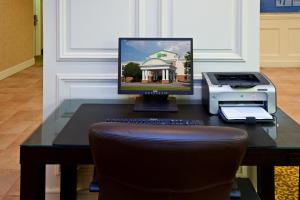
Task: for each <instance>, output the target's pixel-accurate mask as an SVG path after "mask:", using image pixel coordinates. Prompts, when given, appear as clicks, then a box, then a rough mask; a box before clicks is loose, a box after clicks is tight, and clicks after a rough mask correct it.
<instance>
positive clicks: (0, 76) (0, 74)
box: [0, 58, 35, 80]
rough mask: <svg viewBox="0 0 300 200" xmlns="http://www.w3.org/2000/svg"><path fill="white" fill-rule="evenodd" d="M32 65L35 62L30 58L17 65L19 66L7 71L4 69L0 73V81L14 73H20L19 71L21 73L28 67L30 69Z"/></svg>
mask: <svg viewBox="0 0 300 200" xmlns="http://www.w3.org/2000/svg"><path fill="white" fill-rule="evenodd" d="M34 64H35V60H34V58H31V59H29V60H26V61H24V62H22V63H19V64H17V65H15V66H12V67H10V68H8V69H5V70H3V71H1V72H0V80H2V79H5V78H7V77H9V76H11V75H14V74H16V73H18V72H20V71H22V70H24V69H26V68H28V67H31V66H32V65H34Z"/></svg>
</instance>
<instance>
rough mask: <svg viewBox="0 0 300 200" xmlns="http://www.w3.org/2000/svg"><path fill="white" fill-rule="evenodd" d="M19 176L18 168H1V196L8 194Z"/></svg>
mask: <svg viewBox="0 0 300 200" xmlns="http://www.w3.org/2000/svg"><path fill="white" fill-rule="evenodd" d="M19 176H20V173H19V171H18V170H0V186H1V187H0V196H5V195H6V193H7V192H8V191H9V190H10V188H11V187H12V185H13V184H14V183H15V182H16V181H17V179H18V177H19Z"/></svg>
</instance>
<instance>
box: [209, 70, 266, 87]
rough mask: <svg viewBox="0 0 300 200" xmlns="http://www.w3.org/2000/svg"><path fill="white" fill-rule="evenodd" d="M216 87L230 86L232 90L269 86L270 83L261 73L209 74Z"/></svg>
mask: <svg viewBox="0 0 300 200" xmlns="http://www.w3.org/2000/svg"><path fill="white" fill-rule="evenodd" d="M207 75H208V77H209V79H210V81H211V83H212V84H214V85H229V86H231V87H232V88H251V87H254V86H257V85H269V84H270V83H269V81H268V80H267V79H266V78H265V77H264V76H263V75H262V74H260V73H259V72H208V73H207Z"/></svg>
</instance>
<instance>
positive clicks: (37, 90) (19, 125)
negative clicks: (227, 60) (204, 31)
mask: <svg viewBox="0 0 300 200" xmlns="http://www.w3.org/2000/svg"><path fill="white" fill-rule="evenodd" d="M262 71H263V72H264V73H265V74H267V75H268V76H269V77H270V78H271V79H272V81H273V82H274V84H275V85H276V86H277V91H278V105H279V106H280V107H281V108H282V109H283V110H284V111H286V112H287V113H288V114H289V115H290V116H292V117H293V118H294V119H295V120H296V121H297V122H298V123H300V106H299V105H300V89H299V85H300V68H297V69H292V68H289V69H287V68H265V69H262ZM41 120H42V67H41V65H35V66H33V67H31V68H28V69H26V70H24V71H22V72H20V73H18V74H16V75H14V76H11V77H9V78H7V79H5V80H2V81H0V200H16V199H19V181H20V180H19V170H20V166H19V145H20V144H21V143H22V141H24V139H25V138H26V137H28V136H29V135H30V134H31V133H32V131H33V130H34V129H35V128H36V127H37V126H38V125H39V124H40V122H41ZM47 199H49V200H54V199H55V200H56V199H58V195H55V194H49V195H48V196H47ZM78 199H95V200H96V199H97V196H96V194H88V193H87V192H86V191H82V192H79V194H78Z"/></svg>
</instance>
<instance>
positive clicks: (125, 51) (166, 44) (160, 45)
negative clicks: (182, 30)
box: [121, 40, 191, 62]
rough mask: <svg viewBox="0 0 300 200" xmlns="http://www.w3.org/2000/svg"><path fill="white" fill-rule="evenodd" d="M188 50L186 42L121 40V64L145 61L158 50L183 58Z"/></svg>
mask: <svg viewBox="0 0 300 200" xmlns="http://www.w3.org/2000/svg"><path fill="white" fill-rule="evenodd" d="M190 49H191V47H190V41H187V40H181V41H175V40H121V62H127V61H145V60H146V57H148V56H149V55H151V54H152V53H155V52H157V51H160V50H167V51H172V52H175V53H177V54H179V56H180V58H183V56H184V55H185V54H186V52H188V51H190Z"/></svg>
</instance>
